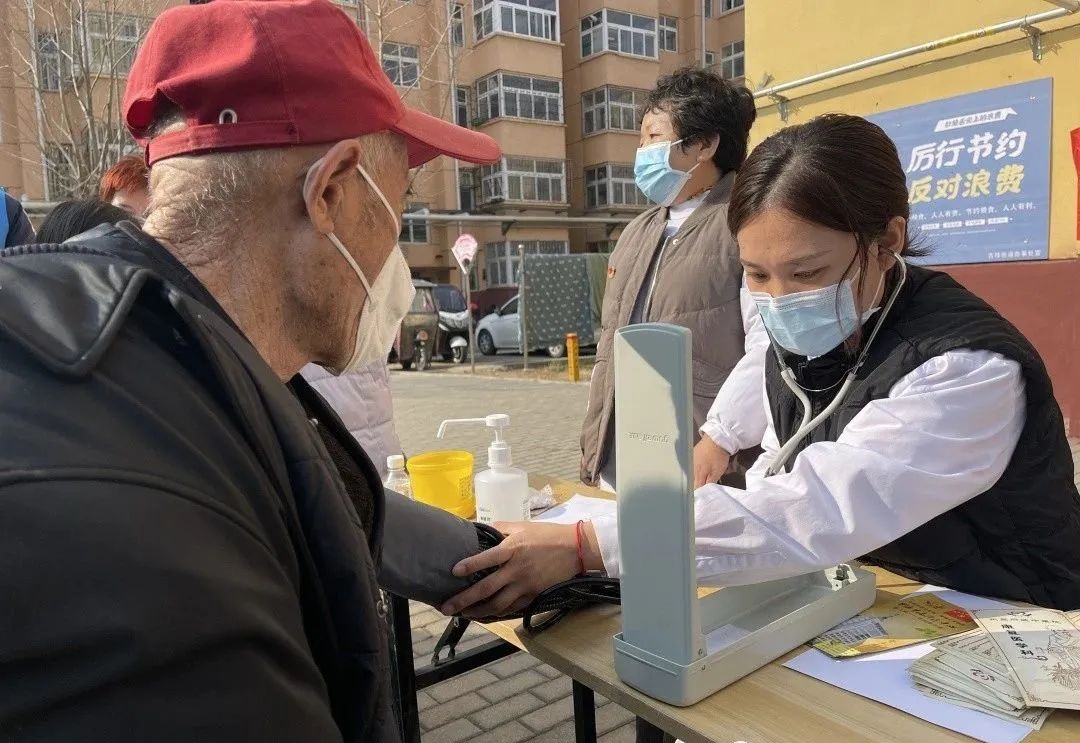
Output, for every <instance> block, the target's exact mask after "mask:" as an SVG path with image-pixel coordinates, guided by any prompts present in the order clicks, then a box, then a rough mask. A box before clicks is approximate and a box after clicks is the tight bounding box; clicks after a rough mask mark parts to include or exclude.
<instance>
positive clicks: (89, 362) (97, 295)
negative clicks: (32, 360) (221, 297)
mask: <svg viewBox="0 0 1080 743" xmlns="http://www.w3.org/2000/svg"><path fill="white" fill-rule="evenodd" d="M155 282H156V283H158V284H165V285H172V286H174V287H176V288H177V289H178V290H179V291H180V292H181V293H182V294H186V295H188V296H190V297H191V298H192V299H194V300H196V301H197V302H198V303H199V304H201V305H203V306H204V307H206V308H207V309H208V310H210V311H211V312H213V313H214V314H215V315H218V316H220V318H221V319H222V320H223V321H224V322H226V323H227V324H228V325H230V326H231V327H232V328H233V329H236V330H237V332H239V330H238V329H237V328H236V325H235V323H233V322H232V319H231V318H229V316H228V315H227V314H226V312H225V311H224V310H223V309H222V307H221V305H220V304H218V302H217V301H216V300H215V299H214V297H213V296H212V295H211V294H210V292H209V291H208V290H207V289H206V287H205V286H203V285H202V284H201V283H200V282H199V280H198V279H197V278H195V276H194V275H193V274H192V273H191V272H190V271H188V270H187V268H185V267H184V265H183V264H182V263H180V261H178V260H177V259H176V258H175V257H174V256H173V255H172V254H170V253H169V251H168V250H166V249H165V247H164V246H162V245H161V244H160V243H158V242H157V241H155V240H154V239H153V238H151V237H150V236H149V235H147V234H146V233H144V232H142V231H141V230H140V229H139V228H138V227H136V226H135V225H133V224H131V223H129V222H121V223H120V224H118V225H115V226H114V225H102V226H101V227H98V228H95V229H93V230H90V231H89V232H86V233H84V234H82V235H79V236H78V237H77V238H73V239H72V240H69V241H68V242H66V243H63V244H61V245H27V246H23V247H18V248H9V249H6V250H0V288H4V289H6V291H0V331H3V332H5V333H6V334H7V335H9V336H10V337H11V338H13V339H15V340H16V341H17V342H19V344H20V345H22V346H24V347H25V348H26V349H27V350H28V351H30V352H31V353H32V354H33V355H34V356H35V357H36V358H37V359H38V360H39V361H40V362H41V363H43V364H44V365H45V366H47V367H48V368H50V369H51V370H53V371H54V372H56V373H59V374H64V375H67V376H76V377H81V376H85V375H86V374H89V373H90V372H91V371H92V370H93V369H94V368H95V367H96V366H97V363H98V362H99V361H100V359H101V357H102V356H103V355H104V353H105V351H106V350H107V349H108V348H109V346H110V345H111V343H112V341H113V339H114V338H115V337H116V335H117V334H118V333H119V332H120V329H121V328H122V327H123V325H124V321H125V319H126V318H127V316H128V314H129V313H130V312H131V310H132V308H133V307H134V306H135V304H136V300H137V299H138V297H139V295H140V293H141V292H142V291H143V289H144V287H146V286H147V285H148V284H150V283H155Z"/></svg>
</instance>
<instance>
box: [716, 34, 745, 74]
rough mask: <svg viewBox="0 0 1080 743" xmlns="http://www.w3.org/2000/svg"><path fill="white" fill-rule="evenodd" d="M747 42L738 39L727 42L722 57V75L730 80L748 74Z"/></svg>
mask: <svg viewBox="0 0 1080 743" xmlns="http://www.w3.org/2000/svg"><path fill="white" fill-rule="evenodd" d="M744 49H745V43H744V42H742V41H736V42H735V43H734V44H725V45H724V47H723V50H722V54H721V57H720V75H721V77H726V78H727V79H728V80H735V79H737V78H740V77H743V76H744V75H745V74H746V53H745V51H744Z"/></svg>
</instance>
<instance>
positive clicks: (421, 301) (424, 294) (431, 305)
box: [409, 289, 439, 313]
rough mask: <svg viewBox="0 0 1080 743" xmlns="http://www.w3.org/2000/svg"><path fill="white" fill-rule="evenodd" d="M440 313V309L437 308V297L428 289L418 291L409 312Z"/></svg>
mask: <svg viewBox="0 0 1080 743" xmlns="http://www.w3.org/2000/svg"><path fill="white" fill-rule="evenodd" d="M438 311H439V308H438V307H436V306H435V295H434V294H432V293H431V292H430V291H428V290H427V289H417V290H416V294H415V295H414V296H413V301H412V306H411V307H410V308H409V312H424V313H431V312H438Z"/></svg>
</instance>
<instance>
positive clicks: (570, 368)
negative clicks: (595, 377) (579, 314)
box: [566, 333, 581, 382]
mask: <svg viewBox="0 0 1080 743" xmlns="http://www.w3.org/2000/svg"><path fill="white" fill-rule="evenodd" d="M579 350H580V347H579V345H578V334H577V333H567V334H566V373H567V374H569V375H570V381H571V382H577V381H578V380H579V379H581V372H580V367H579V366H578V353H579Z"/></svg>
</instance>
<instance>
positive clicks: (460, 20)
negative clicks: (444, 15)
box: [450, 3, 465, 46]
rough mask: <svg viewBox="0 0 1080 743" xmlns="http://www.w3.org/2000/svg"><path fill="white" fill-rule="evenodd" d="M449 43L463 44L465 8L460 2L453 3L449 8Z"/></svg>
mask: <svg viewBox="0 0 1080 743" xmlns="http://www.w3.org/2000/svg"><path fill="white" fill-rule="evenodd" d="M450 43H451V44H453V45H454V46H465V9H464V8H463V7H462V5H461V3H454V7H453V8H451V9H450Z"/></svg>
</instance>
